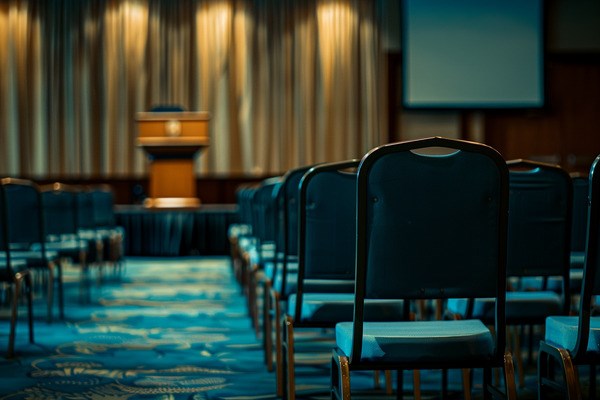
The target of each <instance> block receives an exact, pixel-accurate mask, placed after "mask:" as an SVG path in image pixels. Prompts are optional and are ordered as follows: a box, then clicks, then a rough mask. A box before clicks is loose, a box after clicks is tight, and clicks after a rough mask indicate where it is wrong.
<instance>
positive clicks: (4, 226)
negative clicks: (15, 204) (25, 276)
mask: <svg viewBox="0 0 600 400" xmlns="http://www.w3.org/2000/svg"><path fill="white" fill-rule="evenodd" d="M0 254H1V255H3V256H4V257H5V258H6V262H4V263H0V268H4V269H5V270H6V272H7V273H6V275H5V276H7V277H9V276H13V270H12V268H11V258H10V251H9V243H8V211H7V207H6V200H5V194H4V186H3V185H0Z"/></svg>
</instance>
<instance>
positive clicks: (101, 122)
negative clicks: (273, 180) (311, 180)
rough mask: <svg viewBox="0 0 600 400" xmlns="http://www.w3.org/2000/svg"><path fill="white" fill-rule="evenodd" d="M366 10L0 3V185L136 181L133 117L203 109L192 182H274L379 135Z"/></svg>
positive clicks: (370, 10) (382, 111)
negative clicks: (205, 141)
mask: <svg viewBox="0 0 600 400" xmlns="http://www.w3.org/2000/svg"><path fill="white" fill-rule="evenodd" d="M374 3H375V2H371V1H361V0H302V1H299V0H191V1H176V2H173V1H169V0H109V1H106V0H88V1H85V2H82V1H77V0H57V1H52V2H39V1H34V0H29V1H28V0H5V1H2V2H0V54H2V58H1V59H0V174H2V175H13V176H14V175H19V176H27V177H33V178H35V177H40V178H43V177H55V176H81V177H85V176H105V177H111V176H120V175H126V176H135V175H143V174H145V173H146V171H147V164H148V162H147V159H146V155H145V154H144V152H143V151H142V149H140V148H139V147H137V146H136V134H137V128H136V122H135V115H136V113H137V112H140V111H147V110H149V109H150V108H151V107H152V106H154V105H159V104H177V105H180V106H182V107H184V108H185V109H187V110H190V111H195V110H198V111H209V112H210V113H211V120H210V123H209V127H210V128H209V131H210V136H211V137H210V146H209V147H208V148H207V149H206V150H203V152H202V153H201V154H200V156H199V160H198V162H197V166H196V170H197V173H198V174H257V175H263V174H276V173H282V172H284V171H286V170H288V169H290V168H293V167H297V166H300V165H306V164H312V163H316V162H324V161H337V160H342V159H347V158H357V157H361V156H362V155H363V154H364V153H366V152H367V151H368V150H370V149H371V148H373V147H375V146H377V145H380V144H382V140H383V138H385V137H387V134H386V130H387V124H386V121H387V114H386V112H387V111H386V110H387V106H386V104H385V95H382V93H384V89H385V68H384V62H383V60H384V57H383V54H382V50H381V46H380V35H379V32H378V24H377V15H376V12H375V5H374Z"/></svg>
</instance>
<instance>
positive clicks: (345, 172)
mask: <svg viewBox="0 0 600 400" xmlns="http://www.w3.org/2000/svg"><path fill="white" fill-rule="evenodd" d="M358 164H359V160H349V161H342V162H336V163H329V164H320V165H318V166H315V167H313V168H311V169H310V170H309V171H308V172H306V174H305V175H304V177H303V178H302V180H301V181H300V197H299V207H298V211H299V231H298V232H299V238H298V239H299V240H298V250H299V251H298V288H297V292H298V293H297V298H298V299H299V300H298V301H297V303H296V305H297V312H299V310H300V309H301V297H302V292H303V291H322V290H320V288H321V287H327V288H328V289H326V291H331V290H332V289H331V287H332V286H339V289H336V290H335V291H346V292H350V293H351V292H352V291H353V289H354V276H355V259H354V258H355V246H356V168H357V167H358ZM334 282H337V283H338V284H337V285H332V284H333V283H334ZM297 316H298V315H297ZM298 320H299V318H298Z"/></svg>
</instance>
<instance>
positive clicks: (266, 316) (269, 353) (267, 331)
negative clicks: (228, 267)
mask: <svg viewBox="0 0 600 400" xmlns="http://www.w3.org/2000/svg"><path fill="white" fill-rule="evenodd" d="M271 296H272V293H271V281H270V280H269V279H265V281H264V286H263V304H262V306H263V307H262V308H263V338H262V339H263V347H264V351H265V354H264V356H265V364H266V365H267V371H269V372H272V371H273V324H272V318H271V310H272V306H271V300H272V299H271Z"/></svg>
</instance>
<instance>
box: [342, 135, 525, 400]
mask: <svg viewBox="0 0 600 400" xmlns="http://www.w3.org/2000/svg"><path fill="white" fill-rule="evenodd" d="M507 223H508V170H507V166H506V163H505V161H504V160H503V159H502V157H501V156H500V155H499V154H498V153H497V152H496V151H495V150H493V149H492V148H490V147H488V146H485V145H481V144H477V143H472V142H466V141H461V140H453V139H445V138H428V139H422V140H416V141H409V142H403V143H395V144H389V145H384V146H381V147H378V148H375V149H373V150H372V151H370V152H369V153H368V154H367V155H365V156H364V157H363V159H362V161H361V163H360V166H359V169H358V193H357V233H356V287H355V294H354V296H355V303H354V316H353V321H349V322H342V323H338V324H337V325H336V344H337V346H336V348H335V349H334V351H333V357H332V371H331V383H332V398H337V399H349V398H350V394H351V393H350V372H351V371H354V370H376V369H381V370H398V371H402V370H415V369H416V370H419V369H457V368H482V369H483V372H484V373H483V392H484V398H486V399H487V398H490V397H491V396H495V395H498V396H503V397H507V398H514V397H515V396H516V388H515V383H514V368H513V364H512V356H511V354H510V353H509V352H505V342H506V336H505V322H506V321H505V314H504V312H505V298H506V240H507V227H508V226H507ZM438 298H439V299H448V298H494V299H496V302H495V307H494V309H493V311H494V312H493V314H492V317H493V321H491V322H492V326H493V331H494V332H492V330H490V328H488V326H486V325H485V324H484V323H483V322H482V321H481V320H478V319H465V320H442V321H431V320H426V321H400V322H367V320H366V312H365V311H366V310H365V303H366V301H367V300H369V299H404V300H405V301H414V300H421V299H438ZM493 368H501V369H504V376H505V383H506V387H505V389H504V390H502V389H501V388H498V387H496V386H494V385H493V382H492V379H491V377H492V369H493ZM401 376H402V374H401V373H399V374H398V377H399V378H398V379H399V382H398V383H399V384H398V388H399V390H397V394H398V397H399V398H401V397H402V389H401V388H402V386H401V383H402V382H401Z"/></svg>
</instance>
